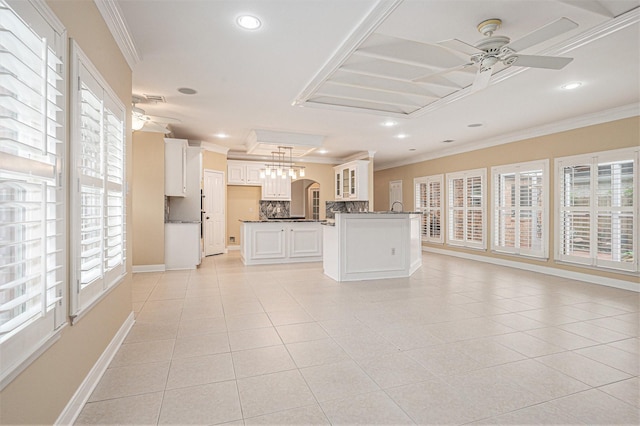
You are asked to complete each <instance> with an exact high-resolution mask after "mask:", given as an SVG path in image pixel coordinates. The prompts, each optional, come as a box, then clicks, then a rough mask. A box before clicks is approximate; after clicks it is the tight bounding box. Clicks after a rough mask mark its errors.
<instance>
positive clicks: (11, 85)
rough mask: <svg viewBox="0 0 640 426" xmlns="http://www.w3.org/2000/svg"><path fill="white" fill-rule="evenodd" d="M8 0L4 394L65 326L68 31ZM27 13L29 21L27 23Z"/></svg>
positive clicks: (1, 197)
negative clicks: (66, 50) (17, 375)
mask: <svg viewBox="0 0 640 426" xmlns="http://www.w3.org/2000/svg"><path fill="white" fill-rule="evenodd" d="M16 6H17V7H19V8H20V11H21V15H18V13H17V12H16V11H14V10H13V9H12V8H11V7H10V6H9V5H8V4H7V3H6V2H4V1H2V0H0V360H2V362H1V363H0V389H1V388H2V387H4V385H6V383H8V382H9V381H10V380H11V379H12V378H13V377H14V376H15V375H16V374H17V372H18V371H19V370H20V369H21V368H22V367H24V365H25V364H26V363H27V362H28V359H29V358H30V357H31V356H32V355H33V354H35V353H36V352H37V351H38V350H39V349H40V348H42V347H43V346H44V345H45V344H46V343H47V341H48V340H49V339H51V338H52V337H53V336H55V330H56V329H57V328H59V327H60V326H61V325H62V324H64V322H65V310H66V306H65V300H64V298H63V293H64V292H63V287H62V285H63V283H64V282H65V273H66V270H65V263H66V258H65V252H66V251H65V221H64V212H65V204H64V201H65V194H64V186H63V184H62V183H63V176H64V173H63V155H64V151H65V147H64V134H65V131H64V127H63V124H64V110H65V99H64V96H63V93H64V87H65V84H64V80H63V78H64V74H63V73H64V69H65V68H64V63H63V58H64V57H65V50H64V46H65V41H66V39H65V35H64V34H65V33H64V28H63V27H62V25H61V24H60V23H59V22H51V23H50V22H49V21H48V20H45V18H43V15H42V14H40V13H39V12H40V10H41V9H39V8H41V7H43V6H37V7H38V9H36V6H34V5H32V4H31V3H29V2H17V3H16ZM22 15H28V16H29V23H28V24H27V23H26V22H25V21H24V20H23V19H22V18H21V16H22Z"/></svg>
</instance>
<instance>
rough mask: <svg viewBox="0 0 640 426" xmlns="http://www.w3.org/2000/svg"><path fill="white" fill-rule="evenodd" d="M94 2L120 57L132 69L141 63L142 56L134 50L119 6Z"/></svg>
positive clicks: (108, 0) (105, 1)
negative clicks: (120, 53)
mask: <svg viewBox="0 0 640 426" xmlns="http://www.w3.org/2000/svg"><path fill="white" fill-rule="evenodd" d="M94 2H95V4H96V6H97V7H98V10H99V11H100V14H101V15H102V19H104V22H105V23H106V24H107V27H109V31H111V35H113V38H114V40H115V41H116V44H117V45H118V47H119V48H120V51H121V52H122V55H124V59H125V60H126V61H127V64H129V68H131V69H133V68H134V67H135V66H136V65H137V64H138V63H139V62H140V61H142V56H141V55H140V53H139V52H138V49H137V48H136V45H135V43H134V41H133V37H132V36H131V33H130V32H129V28H128V27H127V22H126V20H125V19H124V16H123V14H122V10H121V9H120V6H118V3H117V2H116V1H115V0H94Z"/></svg>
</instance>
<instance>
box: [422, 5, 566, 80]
mask: <svg viewBox="0 0 640 426" xmlns="http://www.w3.org/2000/svg"><path fill="white" fill-rule="evenodd" d="M501 25H502V20H500V19H498V18H493V19H487V20H485V21H482V22H480V23H479V24H478V31H479V32H480V33H481V34H482V35H484V36H485V38H484V39H482V40H480V41H479V42H478V43H476V45H475V46H473V45H471V44H468V43H465V42H464V41H460V40H458V39H452V40H445V41H441V42H438V43H437V44H438V45H440V46H443V47H445V48H448V49H451V50H454V51H456V52H458V53H463V54H464V55H466V56H468V57H469V61H468V62H465V63H464V64H461V65H458V66H456V67H453V68H448V69H445V70H442V71H439V72H436V73H433V74H429V75H426V76H422V77H418V78H416V79H414V80H413V81H414V82H416V83H426V82H428V81H430V80H432V79H433V78H435V77H438V76H441V75H443V74H447V73H450V72H453V71H458V70H461V69H463V68H466V67H470V66H476V67H478V72H477V73H476V77H475V80H474V81H473V85H472V87H471V90H472V91H477V90H481V89H484V88H485V87H487V86H488V85H489V80H490V79H491V74H492V73H493V69H494V67H495V66H496V64H498V63H501V64H503V65H504V66H506V67H508V66H513V65H515V66H519V67H531V68H546V69H554V70H559V69H562V68H564V67H565V66H566V65H567V64H569V62H571V61H572V60H573V58H564V57H558V56H539V55H521V54H519V53H518V52H520V51H521V50H524V49H526V48H528V47H531V46H534V45H536V44H539V43H542V42H544V41H546V40H549V39H551V38H553V37H556V36H558V35H560V34H563V33H565V32H567V31H570V30H572V29H574V28H577V27H578V24H576V23H575V22H573V21H572V20H570V19H567V18H560V19H558V20H556V21H553V22H551V23H549V24H547V25H545V26H543V27H540V28H538V29H537V30H535V31H533V32H531V33H529V34H527V35H525V36H524V37H522V38H520V39H518V40H515V41H513V42H512V41H511V39H509V37H505V36H501V35H493V33H494V31H496V30H497V29H498V28H500V26H501Z"/></svg>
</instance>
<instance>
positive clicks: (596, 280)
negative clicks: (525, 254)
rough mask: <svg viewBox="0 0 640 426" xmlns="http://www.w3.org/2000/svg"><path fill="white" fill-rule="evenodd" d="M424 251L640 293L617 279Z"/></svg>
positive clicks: (427, 248)
mask: <svg viewBox="0 0 640 426" xmlns="http://www.w3.org/2000/svg"><path fill="white" fill-rule="evenodd" d="M422 251H426V252H430V253H437V254H444V255H445V256H454V257H460V258H463V259H470V260H477V261H479V262H486V263H491V264H494V265H500V266H508V267H510V268H516V269H523V270H525V271H531V272H539V273H541V274H547V275H553V276H555V277H560V278H567V279H571V280H578V281H585V282H588V283H592V284H599V285H603V286H607V287H615V288H619V289H622V290H630V291H635V292H640V287H639V286H637V285H635V284H634V283H632V282H629V281H624V280H618V279H615V278H607V277H600V276H598V275H591V274H585V273H582V272H574V271H568V270H566V269H559V268H550V267H548V266H541V265H533V264H530V263H524V262H517V261H513V260H506V259H499V258H496V257H489V256H479V255H477V254H472V253H465V252H459V251H453V250H445V249H440V248H435V247H427V246H422Z"/></svg>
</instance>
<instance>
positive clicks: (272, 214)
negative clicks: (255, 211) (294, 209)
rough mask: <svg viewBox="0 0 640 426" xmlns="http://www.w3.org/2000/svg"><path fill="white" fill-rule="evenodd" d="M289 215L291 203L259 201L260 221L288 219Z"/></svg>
mask: <svg viewBox="0 0 640 426" xmlns="http://www.w3.org/2000/svg"><path fill="white" fill-rule="evenodd" d="M290 215H291V201H271V200H260V220H265V219H278V218H288V217H289V216H290Z"/></svg>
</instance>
